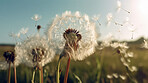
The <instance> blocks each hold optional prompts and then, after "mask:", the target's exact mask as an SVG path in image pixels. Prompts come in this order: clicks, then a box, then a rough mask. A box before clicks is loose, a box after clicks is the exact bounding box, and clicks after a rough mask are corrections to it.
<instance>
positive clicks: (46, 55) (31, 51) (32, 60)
mask: <svg viewBox="0 0 148 83" xmlns="http://www.w3.org/2000/svg"><path fill="white" fill-rule="evenodd" d="M16 54H18V55H20V56H23V63H24V64H26V65H27V66H29V67H38V66H41V67H42V66H44V65H45V64H47V63H48V62H50V61H51V60H52V59H53V57H54V51H53V50H52V49H51V48H49V45H48V41H47V40H46V39H45V38H43V37H41V36H40V35H39V34H36V35H34V36H31V37H29V38H27V39H26V40H24V41H22V42H21V44H20V45H19V46H18V50H16Z"/></svg>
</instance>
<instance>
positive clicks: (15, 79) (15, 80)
mask: <svg viewBox="0 0 148 83" xmlns="http://www.w3.org/2000/svg"><path fill="white" fill-rule="evenodd" d="M13 67H14V82H15V83H17V78H16V67H15V62H13Z"/></svg>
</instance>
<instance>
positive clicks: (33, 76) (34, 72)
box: [31, 68, 36, 83]
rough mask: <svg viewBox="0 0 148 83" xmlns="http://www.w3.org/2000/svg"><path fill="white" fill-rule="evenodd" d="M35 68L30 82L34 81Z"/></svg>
mask: <svg viewBox="0 0 148 83" xmlns="http://www.w3.org/2000/svg"><path fill="white" fill-rule="evenodd" d="M35 72H36V68H35V69H34V70H33V75H32V80H31V83H34V76H35Z"/></svg>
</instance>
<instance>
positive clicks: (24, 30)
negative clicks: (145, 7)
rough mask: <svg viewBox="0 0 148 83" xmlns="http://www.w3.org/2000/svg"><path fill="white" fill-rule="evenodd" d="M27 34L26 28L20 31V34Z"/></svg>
mask: <svg viewBox="0 0 148 83" xmlns="http://www.w3.org/2000/svg"><path fill="white" fill-rule="evenodd" d="M27 32H28V28H26V29H24V28H22V29H21V30H20V33H21V34H26V33H27Z"/></svg>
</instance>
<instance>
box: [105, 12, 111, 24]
mask: <svg viewBox="0 0 148 83" xmlns="http://www.w3.org/2000/svg"><path fill="white" fill-rule="evenodd" d="M106 18H107V24H110V23H111V21H112V19H113V15H112V13H108V14H107V16H106Z"/></svg>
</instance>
